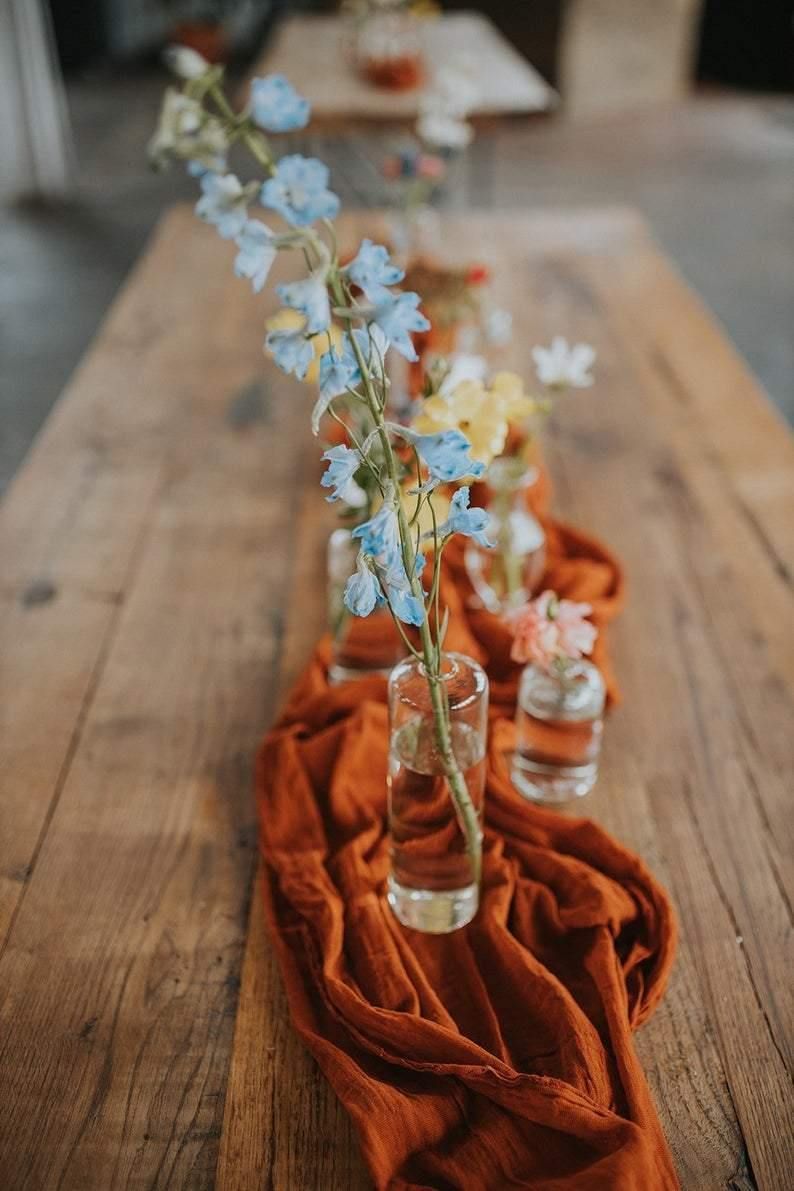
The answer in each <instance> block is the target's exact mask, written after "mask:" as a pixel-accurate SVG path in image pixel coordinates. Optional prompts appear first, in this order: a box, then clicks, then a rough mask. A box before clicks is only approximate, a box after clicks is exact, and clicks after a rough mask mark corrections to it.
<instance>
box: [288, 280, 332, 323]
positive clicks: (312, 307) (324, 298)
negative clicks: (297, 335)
mask: <svg viewBox="0 0 794 1191" xmlns="http://www.w3.org/2000/svg"><path fill="white" fill-rule="evenodd" d="M276 293H277V294H278V296H279V297H280V298H281V301H282V302H283V303H284V305H285V306H289V307H290V308H291V309H292V310H298V311H300V313H301V314H302V315H304V317H305V319H306V331H307V332H308V334H309V335H317V334H318V333H319V332H320V331H327V330H328V328H329V327H330V325H331V303H330V302H329V300H328V290H327V288H326V285H325V278H324V277H322V276H321V275H320V274H318V273H312V274H311V275H310V276H309V277H307V278H306V280H305V281H293V282H291V283H290V284H289V285H277V286H276Z"/></svg>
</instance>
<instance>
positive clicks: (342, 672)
mask: <svg viewBox="0 0 794 1191" xmlns="http://www.w3.org/2000/svg"><path fill="white" fill-rule="evenodd" d="M357 557H358V543H357V542H355V541H354V539H353V537H352V534H351V531H350V530H349V529H335V530H334V532H333V533H332V534H331V536H330V538H329V539H328V626H329V629H330V632H331V637H332V641H333V644H332V649H331V664H330V666H329V669H328V678H329V680H330V681H331V682H332V683H339V682H350V681H351V680H352V679H356V678H364V677H367V676H369V675H373V674H379V675H382V676H383V677H384V678H388V676H389V674H390V673H391V669H392V667H393V666H394V665H396V664H397V662H399V661H401V660H402V658H404V657H405V652H406V651H405V646H404V644H403V642H402V638H401V637H400V634H399V633H398V632H397V629H396V628H395V627H394V622H393V620H392V618H391V615H390V613H389V611H388V609H386V608H383V609H376V611H374V612H373V613H372V614H371V615H370V616H367V617H364V618H362V617H360V616H353V614H352V613H351V612H348V610H347V608H346V607H345V602H344V594H345V584H346V583H347V580H348V579H349V578H350V576H351V575H352V574H353V572H354V571H355V569H356V558H357Z"/></svg>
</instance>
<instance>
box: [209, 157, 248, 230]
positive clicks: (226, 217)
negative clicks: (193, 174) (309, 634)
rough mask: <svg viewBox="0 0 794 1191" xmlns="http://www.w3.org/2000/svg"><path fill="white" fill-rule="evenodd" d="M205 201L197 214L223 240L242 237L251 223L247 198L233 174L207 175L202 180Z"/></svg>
mask: <svg viewBox="0 0 794 1191" xmlns="http://www.w3.org/2000/svg"><path fill="white" fill-rule="evenodd" d="M201 191H202V197H201V198H200V199H199V201H198V202H197V203H196V214H197V215H198V216H199V218H201V219H203V220H205V221H206V222H207V223H211V224H213V226H214V227H216V228H217V229H218V232H219V234H220V235H221V236H222V237H223V238H224V240H233V239H234V237H235V236H239V234H240V232H241V231H242V230H243V228H244V227H245V224H246V222H247V220H248V211H247V209H246V208H247V205H248V196H247V195H246V192H245V189H244V188H243V185H242V183H241V182H240V179H239V178H237V177H235V175H234V174H213V173H207V174H204V176H203V177H202V179H201Z"/></svg>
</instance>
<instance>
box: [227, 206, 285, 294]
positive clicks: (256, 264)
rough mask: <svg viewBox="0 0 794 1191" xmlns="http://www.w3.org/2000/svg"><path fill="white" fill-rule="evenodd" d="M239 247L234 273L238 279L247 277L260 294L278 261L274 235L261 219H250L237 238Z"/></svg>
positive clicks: (255, 290)
mask: <svg viewBox="0 0 794 1191" xmlns="http://www.w3.org/2000/svg"><path fill="white" fill-rule="evenodd" d="M237 247H238V248H239V249H240V251H239V252H238V253H237V256H236V257H235V260H234V272H235V274H236V275H237V276H238V277H247V278H248V279H249V280H250V282H251V285H252V286H253V287H254V292H255V293H257V294H258V293H259V292H260V291H261V290H262V288H263V286H264V284H265V282H266V281H267V275H268V273H269V272H270V268H271V266H272V264H273V261H274V260H275V259H276V254H277V249H276V248H275V247H274V245H273V233H272V232H271V230H270V228H269V227H268V226H267V224H265V223H262V220H261V219H249V220H248V221H247V222H246V224H245V226H244V228H243V230H242V231H241V232H240V234H239V235H238V236H237Z"/></svg>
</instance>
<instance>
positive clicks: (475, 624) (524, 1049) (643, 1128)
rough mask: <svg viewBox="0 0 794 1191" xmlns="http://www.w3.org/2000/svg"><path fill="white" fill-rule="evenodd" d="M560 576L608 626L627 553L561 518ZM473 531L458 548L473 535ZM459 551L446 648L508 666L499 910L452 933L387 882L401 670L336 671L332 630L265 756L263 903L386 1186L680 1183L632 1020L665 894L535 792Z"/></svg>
mask: <svg viewBox="0 0 794 1191" xmlns="http://www.w3.org/2000/svg"><path fill="white" fill-rule="evenodd" d="M546 530H547V535H548V547H549V548H548V567H547V585H548V586H553V587H555V589H556V590H558V591H560V593H561V594H564V595H566V596H569V597H570V598H573V599H578V600H582V599H587V600H588V601H589V602H591V603H592V605H593V609H594V612H593V616H594V619H596V621H597V623H598V624H599V628H600V629H601V630H602V631H601V635H600V638H599V656H597V658H596V661H597V662H598V664H599V666H600V667H601V668H602V670H603V671H604V672H605V674H606V676H607V681H608V686H609V691H610V695H611V697H612V698H613V699H614V698H616V697H617V695H618V692H617V686H616V683H615V680H614V677H613V676H612V673H611V669H610V666H609V658H608V652H607V642H606V632H605V631H604V630H605V629H606V625H607V624H608V623H609V621H610V620H611V619H612V617H613V616H614V615H615V614H616V613H617V611H618V610H619V608H620V605H621V601H622V598H623V577H622V573H621V570H620V567H619V565H618V563H617V561H616V560H615V559H614V558H613V557H612V555H611V554H610V553H609V551H608V550H607V549H606V548H605V547H603V546H601V545H600V543H597V542H595V541H594V540H592V539H589V538H587V537H586V536H585V535H583V534H581V533H579V532H578V531H574V530H572V529H570V528H568V527H565V526H562V525H560V524H558V523H555V522H552V521H550V520H548V518H547V519H546ZM453 546H454V543H453ZM470 594H471V593H470V590H469V589H468V587H467V582H466V579H465V574H464V572H463V567H462V556H461V554H460V553H459V552H458V553H456V552H455V550H454V549H453V548H452V547H450V549H449V559H448V560H447V565H446V567H445V573H444V579H443V597H444V599H445V601H446V603H447V605H448V606H449V608H450V627H449V637H448V641H447V645H448V647H449V648H452V649H459V650H461V651H462V652H465V653H468V654H470V655H471V656H473V657H476V658H477V659H478V660H480V661H481V662H482V663H483V664H484V665H485V666H486V669H487V670H488V673H489V678H490V679H491V689H492V709H491V715H492V720H491V733H490V742H489V750H488V763H487V788H486V797H485V839H484V856H483V889H482V902H481V908H480V911H479V913H478V915H477V917H476V918H475V919H474V921H473V922H472V923H470V924H469V926H467V927H465V928H463V929H462V930H460V931H456V932H454V933H453V934H451V935H447V936H429V935H422V934H419V933H417V932H412V931H409V930H407V929H405V928H403V927H402V926H400V924H399V923H397V921H396V920H395V919H394V917H393V915H392V914H391V911H390V910H389V908H388V906H387V904H386V901H385V880H386V876H387V873H388V865H389V857H388V839H387V832H386V784H385V778H386V766H387V754H388V723H387V710H386V683H385V681H384V680H383V679H380V678H367V679H363V680H360V681H358V682H356V683H349V684H345V685H341V686H336V687H330V686H329V685H328V682H327V678H326V671H327V665H328V660H329V655H330V643H329V642H328V641H327V640H324V641H322V642H320V644H319V645H318V647H317V649H316V651H315V653H314V656H313V658H312V660H311V662H310V663H309V665H308V667H307V669H306V671H305V672H304V674H303V676H302V677H301V678H300V680H299V681H298V683H297V684H296V686H295V688H294V689H293V691H292V693H291V695H290V696H289V698H288V700H287V703H286V706H285V708H284V711H283V714H282V716H281V718H280V720H279V722H278V723H277V724H276V726H275V727H274V728H273V729H272V731H271V732H270V733H269V734H268V736H267V738H266V740H265V742H264V744H263V747H262V749H261V752H260V756H259V760H258V766H257V791H258V799H259V808H260V822H261V848H262V854H263V857H264V860H265V864H266V869H267V880H266V903H267V914H268V919H269V923H270V927H271V931H272V933H273V937H274V940H275V945H276V949H277V954H278V957H279V962H280V965H281V969H282V973H283V976H284V982H285V986H286V990H287V996H288V999H289V1003H290V1009H291V1013H292V1016H293V1020H294V1023H295V1026H296V1028H297V1029H298V1031H299V1033H300V1034H301V1036H302V1037H303V1039H304V1041H305V1043H306V1045H307V1046H308V1047H309V1049H310V1050H311V1052H312V1053H313V1054H314V1056H315V1058H316V1059H317V1061H318V1063H319V1065H320V1067H321V1068H322V1070H323V1072H324V1073H325V1075H326V1076H327V1078H328V1079H329V1080H330V1082H331V1083H332V1085H333V1087H334V1089H335V1091H336V1093H337V1095H338V1096H339V1098H340V1100H341V1101H342V1103H343V1104H344V1105H345V1106H346V1108H347V1110H348V1111H349V1112H350V1114H351V1116H352V1117H353V1119H354V1121H355V1123H356V1126H357V1128H358V1132H359V1135H360V1138H361V1144H362V1148H363V1152H364V1155H365V1158H366V1160H367V1163H368V1165H369V1168H370V1170H371V1172H372V1177H373V1180H374V1183H375V1186H376V1187H377V1188H378V1189H379V1191H381V1189H383V1191H385V1189H389V1191H409V1189H410V1191H419V1189H429V1188H432V1189H433V1191H452V1189H455V1191H497V1189H500V1188H533V1189H536V1191H582V1189H593V1191H595V1189H603V1191H623V1189H625V1191H637V1189H639V1188H642V1189H643V1191H655V1189H659V1191H667V1189H673V1188H676V1187H678V1182H677V1179H676V1175H675V1171H674V1167H673V1164H672V1160H671V1157H670V1154H669V1151H668V1149H667V1145H666V1143H665V1140H664V1137H663V1134H662V1130H661V1126H660V1124H659V1121H658V1118H657V1115H656V1112H655V1110H654V1107H653V1103H652V1101H651V1097H650V1093H649V1090H648V1087H647V1085H646V1082H645V1079H644V1076H643V1074H642V1070H641V1068H640V1065H639V1062H638V1059H637V1057H636V1054H635V1051H634V1047H633V1043H632V1039H631V1031H632V1029H633V1028H635V1027H636V1026H638V1025H639V1024H640V1023H641V1022H643V1021H644V1020H645V1019H646V1018H647V1017H648V1016H649V1015H650V1013H651V1012H652V1011H653V1009H654V1008H655V1006H656V1005H657V1004H658V1001H659V999H660V997H661V996H662V993H663V991H664V987H665V983H666V980H667V976H668V973H669V970H670V966H671V963H672V956H673V949H674V942H675V923H674V918H673V914H672V910H671V908H670V905H669V902H668V900H667V898H666V896H665V894H664V892H663V891H662V890H661V889H660V887H659V886H658V885H657V884H656V882H655V881H654V880H653V878H652V877H651V875H650V874H649V873H648V871H647V870H646V868H645V866H644V865H643V863H642V862H641V861H640V860H639V859H638V858H637V857H636V856H634V855H632V854H631V853H630V852H629V851H627V850H626V849H625V848H623V847H622V846H621V845H620V844H619V843H617V842H616V841H615V840H613V839H612V838H611V837H610V836H609V835H608V834H607V833H606V832H604V831H603V830H602V829H601V828H600V827H598V826H597V825H596V824H594V823H592V822H589V821H587V820H585V819H573V818H569V817H567V816H562V815H560V814H558V813H556V812H554V811H551V810H547V809H544V808H542V807H538V806H534V805H531V804H528V803H527V802H526V801H524V800H523V799H521V798H520V797H519V795H518V794H517V793H516V792H515V790H514V789H513V787H512V784H511V782H510V778H509V764H508V759H507V757H506V751H507V750H509V748H510V745H511V740H512V724H511V717H512V714H513V711H514V700H515V693H516V686H517V679H518V673H519V668H518V667H516V666H515V665H514V664H513V663H512V662H511V661H510V659H509V638H508V636H507V634H506V631H505V629H504V628H503V626H502V625H501V624H500V623H499V622H498V621H496V619H495V618H494V617H492V616H490V614H488V613H486V612H484V611H483V610H482V609H477V608H475V607H473V606H472V603H471V599H470Z"/></svg>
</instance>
